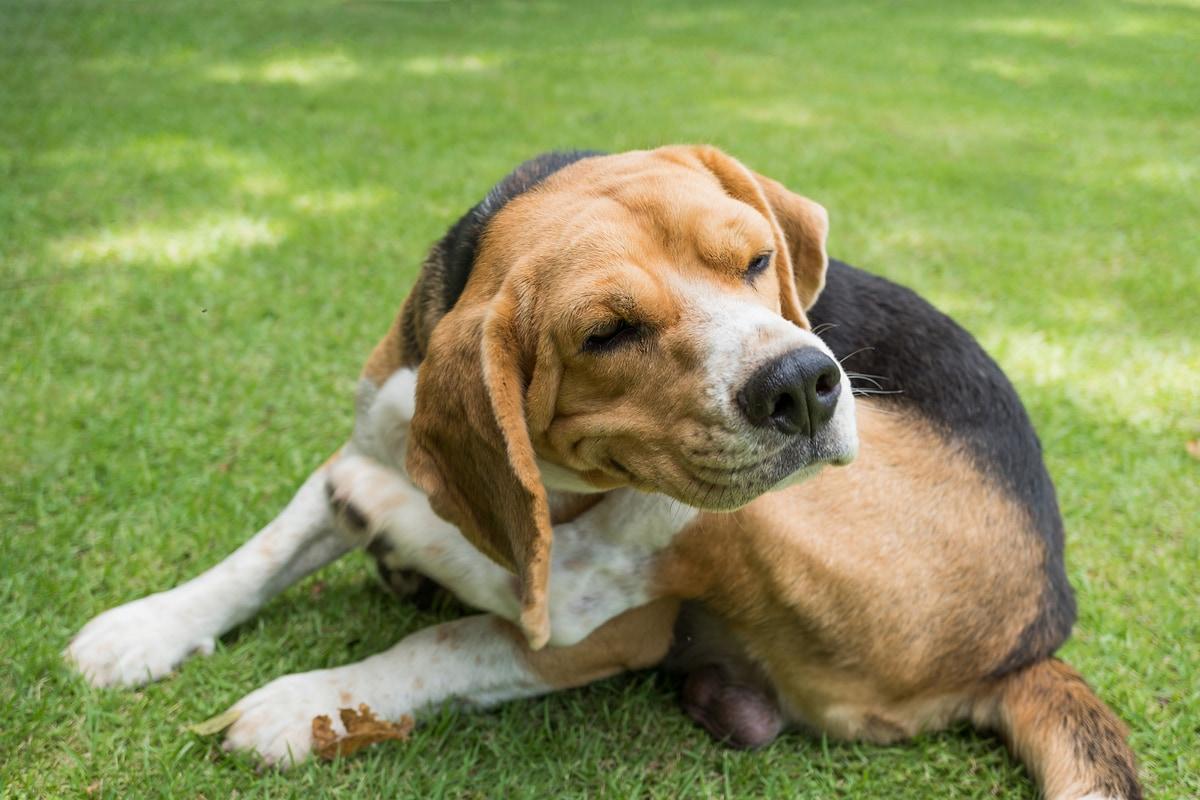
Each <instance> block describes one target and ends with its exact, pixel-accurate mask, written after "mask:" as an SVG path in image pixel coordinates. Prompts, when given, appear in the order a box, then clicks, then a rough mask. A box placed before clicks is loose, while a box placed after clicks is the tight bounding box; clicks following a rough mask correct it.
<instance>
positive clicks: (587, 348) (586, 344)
mask: <svg viewBox="0 0 1200 800" xmlns="http://www.w3.org/2000/svg"><path fill="white" fill-rule="evenodd" d="M641 335H642V329H641V328H640V327H639V326H637V325H634V324H633V323H631V322H628V321H626V320H623V319H615V320H612V321H611V322H606V323H604V325H602V326H600V327H599V328H596V329H595V330H593V331H592V333H591V334H590V335H589V336H588V337H587V338H586V339H584V340H583V352H585V353H606V352H608V351H610V350H614V349H616V348H617V347H620V346H621V345H623V344H627V343H629V342H632V341H634V340H635V339H637V338H638V337H640V336H641Z"/></svg>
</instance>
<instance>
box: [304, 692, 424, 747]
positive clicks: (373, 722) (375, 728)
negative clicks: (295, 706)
mask: <svg viewBox="0 0 1200 800" xmlns="http://www.w3.org/2000/svg"><path fill="white" fill-rule="evenodd" d="M338 715H339V716H340V717H341V718H342V725H343V726H344V727H345V728H346V735H345V736H338V734H337V732H336V731H334V730H333V722H332V720H330V719H329V717H328V715H326V714H322V715H321V716H319V717H313V721H312V737H313V752H314V753H316V754H317V755H318V756H320V757H321V758H323V759H326V760H327V761H328V760H332V759H334V758H337V757H338V756H348V755H351V754H353V753H357V752H358V751H359V750H361V749H363V748H364V747H368V746H370V745H373V744H376V743H378V742H388V741H400V742H403V741H406V740H407V739H408V735H409V734H410V733H412V729H413V719H412V717H410V716H408V715H407V714H406V715H405V716H403V717H401V718H400V721H399V722H388V721H386V720H381V719H378V718H377V717H376V716H375V714H374V712H372V711H371V709H370V708H369V707H368V706H367V704H366V703H361V704H360V705H359V706H358V711H355V710H354V709H352V708H343V709H341V710H340V711H338Z"/></svg>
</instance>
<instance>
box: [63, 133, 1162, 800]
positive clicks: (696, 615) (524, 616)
mask: <svg viewBox="0 0 1200 800" xmlns="http://www.w3.org/2000/svg"><path fill="white" fill-rule="evenodd" d="M827 227H828V222H827V217H826V213H825V210H824V209H823V208H822V207H821V206H819V205H817V204H816V203H814V202H813V201H811V200H808V199H806V198H804V197H802V196H800V195H798V194H795V193H793V192H791V191H789V190H788V189H786V188H784V187H783V186H781V185H780V184H779V183H776V182H775V181H773V180H770V179H768V178H765V177H763V176H761V175H758V174H756V173H754V172H752V171H751V170H749V169H748V168H746V167H745V166H743V165H742V164H741V163H740V162H738V161H736V160H735V159H733V158H731V157H730V156H728V155H725V154H724V153H722V152H720V151H718V150H716V149H714V148H711V147H665V148H662V149H658V150H653V151H645V152H631V153H624V154H619V155H603V154H599V153H592V152H572V153H552V154H548V155H544V156H541V157H539V158H536V159H534V160H532V161H529V162H527V163H525V164H523V165H522V166H520V167H518V168H517V169H516V170H515V171H514V172H513V173H512V174H510V175H509V176H508V177H506V178H505V179H504V180H503V181H501V182H500V183H499V184H498V185H497V186H496V187H495V188H494V189H492V191H491V192H490V193H489V194H488V195H487V196H486V197H485V198H484V199H483V201H482V202H480V203H479V204H478V205H476V206H475V207H474V208H472V209H471V210H470V211H469V212H467V214H466V215H465V216H463V217H462V219H460V220H459V221H458V222H457V223H456V224H455V225H454V226H453V227H452V228H451V229H450V230H449V231H448V232H447V233H446V235H445V236H444V237H443V238H442V239H441V240H440V241H439V242H437V243H436V244H435V245H434V246H433V248H432V250H431V252H430V253H429V255H428V257H427V258H426V260H425V262H424V265H423V267H422V271H421V274H420V277H419V278H418V279H417V282H416V285H415V286H414V288H413V290H412V292H411V294H410V295H409V297H408V300H407V301H406V302H405V304H404V306H403V308H402V309H401V311H400V314H399V316H398V317H397V319H396V321H395V323H394V324H393V325H392V327H391V329H390V330H389V331H388V333H387V334H386V335H385V336H384V338H383V340H382V341H381V342H380V343H379V344H378V346H376V348H375V350H374V351H373V352H372V353H371V356H370V358H369V359H368V361H367V364H366V367H365V369H364V370H363V373H362V377H361V380H360V382H359V388H358V393H357V401H356V402H357V417H356V422H355V427H354V431H353V434H352V435H351V436H350V439H349V441H348V442H347V443H346V445H345V446H344V447H343V448H341V449H340V450H339V451H338V452H337V453H336V454H335V455H334V456H333V457H332V458H331V459H329V460H328V461H327V462H326V463H325V464H323V465H322V466H321V467H320V468H318V469H317V470H316V472H314V473H313V475H312V476H311V477H310V478H309V479H308V480H307V481H306V482H305V483H304V484H303V485H302V486H301V487H300V490H299V492H298V493H297V494H296V496H295V498H294V499H293V500H292V501H291V503H290V504H289V505H288V506H287V507H286V508H285V509H284V510H283V512H282V513H281V514H280V515H279V516H278V518H276V519H275V520H274V521H273V522H271V523H270V524H269V525H267V526H266V528H264V529H263V530H262V531H261V532H260V533H258V534H257V535H256V536H254V537H253V538H252V539H250V540H249V541H248V542H247V543H246V544H245V545H243V546H242V547H241V548H239V549H238V550H237V551H236V552H234V553H233V554H232V555H230V556H229V557H228V558H227V559H225V560H224V561H223V562H221V563H220V564H218V565H216V566H215V567H213V568H212V569H210V570H208V571H207V572H205V573H204V574H202V575H200V576H199V577H197V578H195V579H193V580H191V581H188V582H187V583H185V584H183V585H181V586H178V587H176V588H174V589H171V590H170V591H166V592H162V593H159V594H155V595H151V596H149V597H145V598H143V599H140V600H136V601H134V602H131V603H128V604H127V605H123V606H120V607H118V608H114V609H112V610H110V611H107V612H105V613H103V614H101V615H99V616H98V617H96V618H95V619H93V620H92V621H91V622H89V623H88V624H87V625H86V626H85V627H84V628H83V629H82V630H81V631H80V632H79V634H78V635H77V636H76V637H75V638H74V640H73V641H72V642H71V643H70V645H69V646H68V648H67V650H66V656H67V658H68V659H69V660H70V661H71V662H73V663H74V664H75V665H76V666H77V667H78V669H79V670H80V671H81V672H82V673H83V674H84V675H85V676H86V678H87V679H88V680H89V681H90V682H91V683H93V684H95V685H97V686H107V685H117V684H122V685H133V684H138V683H142V682H145V681H148V680H155V679H158V678H162V677H163V676H165V675H167V674H168V672H170V671H171V670H172V669H173V668H175V667H176V666H177V665H178V664H180V663H181V662H182V661H183V660H184V659H186V658H187V657H189V656H190V655H192V654H195V653H198V652H199V653H207V652H210V651H211V650H212V648H213V643H214V640H215V638H216V637H218V636H220V635H222V634H223V633H224V632H226V631H228V630H229V629H230V628H232V627H233V626H235V625H237V624H238V623H240V622H242V621H243V620H245V619H247V618H248V617H250V616H251V615H252V614H253V613H254V612H255V611H256V610H257V609H259V608H260V607H261V606H262V605H263V603H265V602H266V601H267V600H268V599H270V598H271V597H272V596H274V595H276V594H277V593H279V592H280V591H281V590H283V589H284V588H285V587H287V586H288V585H290V584H292V583H294V582H295V581H297V580H299V579H300V578H301V577H303V576H305V575H307V574H309V573H310V572H312V571H313V570H316V569H318V568H319V567H321V566H322V565H324V564H327V563H329V562H330V561H332V560H334V559H336V558H338V557H339V556H341V555H343V554H345V553H346V552H348V551H350V550H351V549H354V548H356V547H359V546H365V547H367V548H368V549H369V550H370V552H371V553H373V554H374V555H375V556H376V558H377V559H378V561H379V565H380V568H381V570H382V572H383V573H384V574H385V576H386V577H387V579H388V582H389V584H390V585H391V586H392V587H393V588H395V589H396V590H397V591H398V592H400V593H402V594H404V593H412V592H413V591H416V590H417V589H418V587H419V586H420V585H421V584H422V582H423V581H426V580H432V581H434V582H436V583H437V584H440V585H441V586H443V587H445V588H447V589H449V590H450V591H452V592H454V593H455V594H456V595H457V596H458V597H460V598H461V599H462V600H463V601H464V602H465V603H467V604H468V605H470V606H473V607H475V608H477V609H479V610H480V611H482V612H484V613H482V614H479V615H475V616H467V617H464V618H461V619H458V620H455V621H452V622H448V623H445V624H441V625H436V626H434V627H432V628H428V629H425V630H421V631H418V632H417V633H414V634H412V635H410V636H407V637H405V638H404V639H402V640H401V641H400V642H399V643H397V644H396V645H395V646H393V647H392V648H391V649H389V650H387V651H385V652H382V653H379V654H378V655H375V656H373V657H371V658H368V659H366V660H365V661H362V662H360V663H356V664H350V665H347V666H343V667H339V668H336V669H325V670H317V671H315V672H307V673H303V674H296V675H288V676H286V677H283V678H280V679H278V680H276V681H273V682H271V683H269V684H267V685H266V686H264V687H262V688H260V689H258V690H257V691H255V692H252V693H251V694H249V695H247V696H246V697H245V698H243V699H242V700H241V701H240V702H238V703H237V704H236V705H235V706H234V708H233V711H234V712H235V713H234V714H233V715H231V716H235V717H236V721H235V722H233V724H232V725H231V726H230V727H229V729H228V731H227V734H226V746H227V747H228V748H232V749H240V750H253V751H256V752H257V753H259V754H260V755H261V756H262V757H263V758H264V759H265V760H266V761H267V762H270V763H276V764H285V763H290V762H293V761H296V760H300V759H303V758H305V757H306V756H307V755H308V754H309V752H310V750H311V748H312V746H313V742H312V721H313V719H314V718H315V717H318V716H321V715H327V716H329V717H330V718H331V719H332V720H333V726H334V728H335V732H336V730H337V729H338V726H339V724H340V723H339V722H338V721H337V720H338V714H337V713H336V712H337V711H338V710H339V709H341V708H345V707H356V706H357V705H358V704H360V703H365V704H367V705H368V706H369V707H370V708H371V709H372V710H373V711H374V712H375V713H376V714H378V715H380V716H382V717H386V718H391V719H398V718H400V717H401V716H402V715H406V714H418V715H419V714H420V713H421V712H422V711H425V710H427V709H429V708H431V707H435V706H437V705H438V704H441V703H443V702H446V701H448V700H454V701H458V702H462V703H466V704H469V705H474V706H479V707H487V706H491V705H494V704H497V703H500V702H504V701H507V700H513V699H516V698H522V697H530V696H534V695H538V694H542V693H545V692H550V691H554V690H558V689H565V688H568V687H573V686H580V685H583V684H586V683H589V682H591V681H595V680H598V679H601V678H604V677H607V676H611V675H615V674H617V673H620V672H623V671H626V670H635V669H643V668H648V667H653V666H663V667H666V668H669V669H674V670H679V671H681V672H682V673H684V674H685V675H686V677H685V679H684V681H683V690H682V702H683V707H684V709H685V711H686V712H687V713H688V714H689V715H690V716H691V717H692V718H694V719H695V720H696V721H697V722H698V723H699V724H700V725H702V726H703V727H704V728H706V729H707V730H708V731H709V732H710V733H711V734H712V735H713V736H714V737H716V738H718V739H720V740H722V741H725V742H727V743H729V744H731V745H734V746H739V747H757V746H761V745H764V744H767V743H768V742H770V741H771V740H772V739H774V738H775V737H776V736H777V735H778V734H779V733H780V732H781V731H782V730H784V729H786V728H789V727H804V728H806V729H808V730H810V731H817V732H821V733H826V734H829V735H831V736H836V737H842V738H848V739H861V740H865V741H869V742H880V743H888V742H896V741H899V740H903V739H905V738H907V737H911V736H913V735H914V734H916V733H918V732H921V731H929V730H936V729H939V728H943V727H945V726H947V725H949V724H951V723H954V722H956V721H960V720H969V721H970V722H971V723H973V724H974V725H975V726H977V727H979V728H981V729H987V730H993V731H997V732H998V733H999V734H1000V735H1001V736H1003V737H1004V739H1005V740H1006V741H1007V743H1008V744H1009V746H1010V747H1011V749H1012V751H1013V753H1014V754H1015V755H1016V756H1017V757H1018V758H1019V759H1021V760H1022V761H1023V762H1024V763H1025V764H1026V766H1027V767H1028V769H1029V771H1030V772H1031V773H1032V775H1034V776H1035V778H1036V780H1037V781H1038V784H1039V786H1040V788H1041V791H1042V792H1043V793H1044V795H1045V796H1046V797H1048V798H1054V799H1055V800H1058V799H1060V798H1062V799H1066V798H1073V799H1075V798H1124V799H1125V800H1131V799H1132V798H1138V797H1140V796H1141V789H1140V787H1139V784H1138V779H1137V772H1136V768H1135V763H1134V757H1133V754H1132V753H1131V751H1130V749H1129V747H1128V746H1127V744H1126V741H1125V739H1126V733H1125V729H1124V726H1123V725H1122V723H1121V722H1120V721H1119V720H1118V719H1117V717H1116V716H1115V715H1114V714H1113V713H1112V712H1111V711H1110V710H1109V709H1108V708H1107V707H1106V706H1105V705H1104V703H1102V702H1101V701H1100V700H1099V699H1098V698H1097V697H1096V695H1095V694H1094V693H1093V692H1092V690H1091V689H1090V688H1088V686H1087V684H1086V683H1084V681H1083V679H1082V678H1081V677H1080V676H1079V675H1078V674H1077V673H1076V672H1075V671H1074V670H1073V669H1071V667H1069V666H1068V665H1066V664H1065V663H1063V662H1062V661H1060V660H1057V659H1056V658H1054V657H1053V656H1054V652H1055V650H1056V649H1057V648H1058V647H1059V646H1060V645H1061V644H1062V643H1063V641H1064V640H1065V639H1066V638H1067V636H1068V635H1069V633H1070V630H1071V626H1072V624H1073V621H1074V616H1075V606H1074V600H1073V597H1072V592H1071V588H1070V586H1069V585H1068V583H1067V578H1066V574H1065V572H1064V568H1063V530H1062V522H1061V519H1060V515H1059V510H1058V506H1057V501H1056V499H1055V493H1054V487H1053V485H1052V484H1051V482H1050V478H1049V476H1048V475H1047V473H1046V469H1045V467H1044V465H1043V463H1042V457H1041V450H1040V445H1039V443H1038V439H1037V437H1036V435H1035V434H1034V431H1033V428H1032V426H1031V424H1030V421H1029V419H1028V417H1027V416H1026V413H1025V411H1024V409H1023V408H1022V406H1021V403H1020V401H1019V399H1018V398H1017V395H1016V393H1015V391H1014V390H1013V388H1012V386H1011V385H1010V384H1009V382H1008V380H1007V379H1006V378H1005V377H1004V375H1003V374H1002V373H1001V371H1000V369H999V368H998V367H997V366H996V364H995V363H994V362H993V361H992V360H991V359H990V358H989V357H988V356H987V355H986V354H985V353H984V352H983V350H982V349H981V348H980V347H979V345H978V344H977V343H976V342H975V341H974V339H972V338H971V336H970V335H969V334H967V333H966V332H965V331H964V330H963V329H962V328H960V327H958V326H957V325H956V324H955V323H954V322H953V321H951V320H950V319H949V318H947V317H946V316H944V315H943V314H941V313H939V312H938V311H936V310H935V309H934V308H932V307H931V306H930V305H929V304H927V303H926V302H925V301H923V300H921V299H920V298H919V297H917V296H916V295H915V294H913V293H912V292H910V291H909V290H907V289H904V288H901V287H899V286H897V285H895V284H893V283H890V282H888V281H886V280H884V279H882V278H879V277H876V276H873V275H870V274H868V273H866V272H862V271H859V270H857V269H855V268H853V267H850V266H847V265H846V264H842V263H840V262H837V261H832V262H831V261H829V260H828V259H827V257H826V252H825V239H826V232H827ZM846 369H852V370H854V372H850V373H848V372H847V371H846ZM855 377H857V378H859V379H861V380H863V381H866V382H868V383H869V384H870V385H871V387H873V388H871V389H868V390H866V391H859V390H855V389H853V388H852V386H851V382H850V379H851V378H855ZM856 395H857V396H856ZM343 732H344V731H343Z"/></svg>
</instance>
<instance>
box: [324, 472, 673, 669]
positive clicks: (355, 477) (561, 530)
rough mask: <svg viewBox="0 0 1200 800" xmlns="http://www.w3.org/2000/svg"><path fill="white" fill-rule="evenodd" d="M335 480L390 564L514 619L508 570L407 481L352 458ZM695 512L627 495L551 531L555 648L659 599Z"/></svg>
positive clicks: (615, 494) (512, 584)
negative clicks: (661, 569)
mask: <svg viewBox="0 0 1200 800" xmlns="http://www.w3.org/2000/svg"><path fill="white" fill-rule="evenodd" d="M330 483H331V485H332V486H333V487H334V492H335V495H336V496H337V497H338V499H339V500H343V501H345V502H348V503H350V504H352V505H353V506H354V507H355V508H356V509H357V510H358V511H359V512H360V513H361V514H362V515H363V516H364V517H365V518H366V519H367V522H368V527H369V530H370V535H371V536H380V537H383V538H384V539H386V541H387V542H388V544H389V545H390V546H391V548H392V549H391V552H389V554H388V564H389V566H394V567H405V568H409V569H415V570H417V571H418V572H421V573H422V574H424V575H427V576H429V577H430V578H433V579H434V580H436V581H437V582H438V583H440V584H442V585H443V586H446V587H447V588H449V589H450V590H451V591H453V592H454V593H455V594H456V595H457V596H458V597H459V599H461V600H462V601H463V602H465V603H468V604H469V605H472V606H474V607H476V608H479V609H482V610H484V611H491V612H492V613H494V614H497V615H499V616H501V617H504V618H505V619H508V620H510V621H514V622H515V621H516V620H517V619H518V615H519V612H520V604H519V602H518V600H517V595H516V583H515V580H514V577H513V575H512V573H510V572H508V571H507V570H505V569H504V568H502V567H500V566H499V565H498V564H496V563H495V562H493V561H491V560H490V559H489V558H487V557H486V556H484V555H483V554H482V553H480V552H479V551H478V550H476V549H475V547H474V546H473V545H471V543H470V542H468V541H467V540H466V539H465V538H464V537H463V535H462V534H461V533H460V532H459V531H458V529H457V528H455V527H454V526H453V525H450V524H448V523H446V522H443V521H442V520H441V519H440V518H439V517H438V516H437V515H436V514H435V513H434V512H433V509H431V508H430V507H429V502H428V499H427V498H426V497H425V495H424V494H422V493H421V492H420V491H418V490H417V489H416V488H414V487H413V486H412V485H411V484H410V483H409V482H408V481H407V480H406V479H405V478H404V477H403V476H402V475H401V474H399V473H397V472H394V471H392V470H389V469H387V468H386V467H383V466H382V465H380V464H378V463H375V462H373V461H371V460H370V459H367V458H363V457H357V456H352V457H347V458H344V459H342V460H340V461H339V462H338V463H337V464H335V465H334V466H333V467H332V469H331V471H330ZM695 513H696V512H695V510H693V509H691V508H688V507H687V506H684V505H682V504H680V503H678V502H676V501H674V500H671V499H670V498H668V497H665V496H663V495H651V494H642V493H639V492H636V491H633V490H631V489H622V490H618V491H615V492H611V493H610V494H608V495H607V496H606V497H604V498H603V499H602V500H601V501H600V502H599V503H597V504H596V505H595V506H593V507H592V508H590V509H588V510H587V511H585V512H584V513H583V514H581V515H580V516H579V517H578V518H576V519H575V520H573V521H572V522H569V523H564V524H560V525H556V526H554V540H553V549H552V554H551V567H550V587H549V604H550V628H551V633H550V645H551V646H566V645H571V644H575V643H576V642H579V641H581V640H582V639H584V638H586V637H587V635H588V634H590V633H591V632H592V631H593V630H595V629H596V628H598V627H600V625H602V624H604V623H605V622H607V621H608V620H610V619H612V618H613V617H615V616H617V615H618V614H621V613H623V612H625V611H628V610H630V609H632V608H637V607H638V606H641V605H644V604H645V603H647V602H649V601H650V600H651V599H653V598H652V596H651V594H650V579H651V568H652V566H653V557H654V555H655V554H656V553H657V552H659V551H660V550H662V549H663V548H665V547H666V546H667V545H668V544H669V543H670V541H671V539H672V538H673V537H674V536H675V534H676V533H678V532H679V531H680V530H682V529H683V528H684V527H686V526H687V525H688V524H689V523H690V522H691V521H692V519H693V518H694V516H695Z"/></svg>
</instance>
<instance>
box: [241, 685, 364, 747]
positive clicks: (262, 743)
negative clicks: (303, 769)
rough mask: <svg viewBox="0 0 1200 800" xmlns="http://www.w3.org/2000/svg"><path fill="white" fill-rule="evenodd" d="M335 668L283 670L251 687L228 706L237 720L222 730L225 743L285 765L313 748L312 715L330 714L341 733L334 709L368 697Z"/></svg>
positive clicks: (356, 703) (349, 706) (340, 721)
mask: <svg viewBox="0 0 1200 800" xmlns="http://www.w3.org/2000/svg"><path fill="white" fill-rule="evenodd" d="M351 683H352V682H351V681H348V680H346V679H345V677H344V676H341V675H339V670H332V669H324V670H316V671H314V672H302V673H298V674H295V675H286V676H284V677H282V678H279V679H277V680H274V681H271V682H270V683H268V684H267V685H266V686H263V687H262V688H260V689H258V690H256V691H254V692H251V693H250V694H248V695H246V696H245V697H243V698H242V699H241V700H239V701H238V702H237V703H236V704H235V705H234V706H233V708H232V709H231V710H232V711H233V712H236V713H237V720H236V721H235V722H234V723H233V724H232V725H231V726H230V727H229V730H228V731H226V733H225V744H224V748H225V749H226V750H227V751H228V750H246V751H253V752H255V753H257V754H258V755H259V756H260V757H261V758H262V760H263V761H264V762H266V763H267V764H269V765H271V766H275V767H279V768H280V769H287V768H288V767H291V766H294V765H295V764H299V763H300V762H302V761H304V760H305V759H306V758H308V756H309V754H310V753H311V752H312V749H313V720H314V719H315V718H317V717H320V716H325V717H328V718H329V721H330V723H331V725H332V731H333V733H334V734H335V735H336V736H338V737H342V736H345V734H346V729H345V726H344V725H343V723H342V720H341V716H340V714H339V711H340V710H341V709H343V708H357V707H358V706H359V704H361V703H366V704H367V705H368V706H371V700H370V698H368V697H366V696H365V695H364V694H363V693H362V692H360V691H357V690H355V689H354V688H353V686H351V685H349V684H351Z"/></svg>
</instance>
